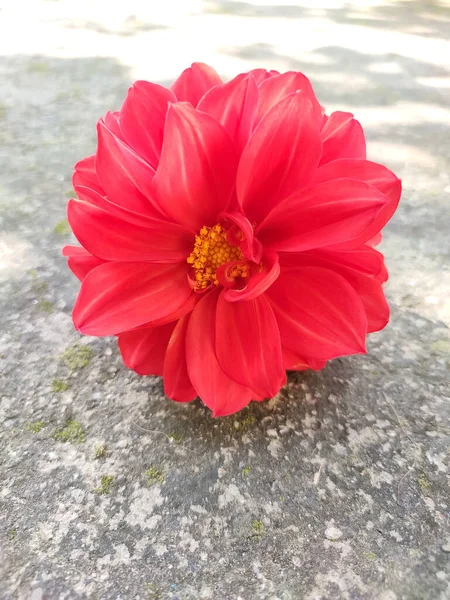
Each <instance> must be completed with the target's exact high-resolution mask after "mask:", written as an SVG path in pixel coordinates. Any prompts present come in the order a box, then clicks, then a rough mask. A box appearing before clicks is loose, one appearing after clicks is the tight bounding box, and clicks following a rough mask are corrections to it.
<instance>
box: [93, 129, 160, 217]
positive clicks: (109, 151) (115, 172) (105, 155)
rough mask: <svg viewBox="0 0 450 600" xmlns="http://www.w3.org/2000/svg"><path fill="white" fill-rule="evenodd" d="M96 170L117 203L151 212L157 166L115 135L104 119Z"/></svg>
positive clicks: (99, 137)
mask: <svg viewBox="0 0 450 600" xmlns="http://www.w3.org/2000/svg"><path fill="white" fill-rule="evenodd" d="M97 132H98V148H97V155H96V163H95V164H96V171H97V176H98V179H99V181H100V183H101V186H102V188H103V189H104V190H105V192H106V195H107V196H108V197H109V199H110V200H111V201H112V202H114V203H115V204H119V205H121V206H125V207H126V208H129V209H130V210H134V211H135V212H138V213H143V214H147V213H149V212H150V213H151V212H152V204H151V198H150V191H151V182H152V179H153V176H154V173H155V172H154V169H152V167H150V165H148V164H147V163H146V162H145V161H143V160H142V158H140V157H139V156H138V155H137V154H136V153H135V152H134V151H133V150H132V149H131V148H130V147H129V146H127V145H126V144H125V143H124V142H123V141H121V140H120V139H119V138H118V137H116V136H115V135H114V134H113V133H112V132H111V131H110V130H109V129H108V128H107V127H106V124H105V122H104V121H103V119H100V121H99V122H98V124H97Z"/></svg>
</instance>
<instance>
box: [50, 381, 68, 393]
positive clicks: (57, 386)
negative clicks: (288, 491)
mask: <svg viewBox="0 0 450 600" xmlns="http://www.w3.org/2000/svg"><path fill="white" fill-rule="evenodd" d="M68 389H70V385H69V384H68V383H67V381H64V379H54V380H53V381H52V392H54V393H55V394H58V393H60V392H67V390H68Z"/></svg>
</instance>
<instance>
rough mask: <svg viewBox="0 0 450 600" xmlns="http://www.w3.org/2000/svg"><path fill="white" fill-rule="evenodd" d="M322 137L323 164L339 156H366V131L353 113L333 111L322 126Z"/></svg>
mask: <svg viewBox="0 0 450 600" xmlns="http://www.w3.org/2000/svg"><path fill="white" fill-rule="evenodd" d="M321 137H322V142H323V151H322V158H321V159H320V164H321V165H323V164H325V163H327V162H330V161H331V160H337V159H338V158H366V140H365V138H364V132H363V130H362V127H361V125H360V124H359V123H358V121H357V120H356V119H354V118H353V115H352V114H351V113H345V112H340V111H337V112H334V113H331V115H330V116H329V117H328V119H327V120H326V123H325V125H324V127H323V128H322V131H321Z"/></svg>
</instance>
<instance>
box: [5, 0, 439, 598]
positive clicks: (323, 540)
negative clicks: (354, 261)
mask: <svg viewBox="0 0 450 600" xmlns="http://www.w3.org/2000/svg"><path fill="white" fill-rule="evenodd" d="M119 4H120V6H119ZM158 4H159V6H156V5H158ZM449 30H450V11H449V9H448V5H447V9H446V8H445V6H444V5H443V4H438V3H437V2H417V1H416V2H414V1H409V2H408V1H405V2H398V3H397V2H392V3H389V4H388V3H382V4H380V3H377V2H376V1H372V2H355V3H353V4H352V3H348V2H347V3H343V2H336V1H334V2H331V1H330V2H328V3H324V2H317V1H314V2H312V1H311V2H309V3H308V2H305V3H302V6H301V7H300V6H299V5H298V3H295V2H289V0H286V2H285V5H281V3H277V2H275V0H272V4H270V3H269V2H267V1H266V2H263V0H260V2H259V3H258V2H256V1H255V2H247V3H246V2H238V1H234V0H210V1H208V2H200V1H191V0H185V1H183V2H176V1H174V0H172V1H169V2H167V3H164V2H161V3H156V2H143V1H142V2H139V1H137V0H136V1H130V2H126V3H117V6H115V3H111V2H110V3H105V2H74V1H72V0H61V1H59V2H56V1H47V2H45V1H40V0H36V1H33V2H29V3H25V2H17V1H14V2H8V1H7V2H6V4H5V3H3V5H2V10H1V11H0V78H1V82H2V83H1V86H0V165H1V168H0V267H1V270H0V315H1V317H0V319H1V329H0V397H1V405H0V422H1V430H0V444H1V457H0V461H1V462H0V477H1V489H0V499H1V517H2V518H1V520H0V554H1V557H2V558H1V561H0V598H1V599H2V600H3V599H5V600H12V599H25V600H53V599H92V600H94V599H105V600H110V599H111V600H113V599H125V600H127V599H145V600H149V599H152V600H156V599H158V600H169V599H170V600H203V599H211V600H303V599H304V600H329V599H331V600H334V599H338V600H339V599H341V598H342V599H349V600H350V599H351V600H357V599H358V600H370V599H377V600H426V599H430V600H444V599H448V598H450V587H449V586H450V575H449V560H450V527H449V502H450V492H449V485H448V484H449V476H448V464H449V457H450V455H449V448H450V443H449V442H450V435H449V434H450V422H449V413H450V406H449V396H450V390H449V371H450V335H449V329H448V327H449V324H450V303H449V298H450V265H449V256H450V235H449V231H450V194H449V192H450V180H449V162H450V161H449V157H450V144H449V123H450V110H449V87H450V76H449V71H448V65H447V64H446V61H448V57H449V56H450V48H449V44H448V42H447V41H446V40H448V38H449ZM195 59H197V60H198V59H200V60H204V61H206V62H210V63H212V64H214V65H215V66H216V67H217V69H218V70H219V71H220V72H221V73H222V74H223V75H224V76H225V77H231V76H232V75H233V74H235V73H237V72H240V71H243V70H247V69H249V68H252V67H256V66H265V67H267V68H276V69H279V70H287V69H290V68H293V69H301V70H303V71H304V72H305V73H307V74H308V75H309V76H310V77H311V79H312V81H313V83H314V85H315V88H316V90H317V93H318V96H319V99H320V100H321V102H322V103H323V104H324V105H325V106H326V107H327V109H329V110H332V109H346V110H351V111H352V112H354V113H355V115H356V116H357V117H358V118H359V119H360V121H361V122H362V123H363V125H364V128H365V130H366V133H367V139H368V150H369V157H370V158H372V159H374V160H379V161H382V162H384V163H386V164H387V165H388V166H390V167H391V168H392V169H394V170H395V171H396V173H397V174H398V175H399V176H400V177H402V179H403V182H404V196H403V201H402V204H401V208H400V210H399V211H398V213H397V215H396V216H395V218H394V219H393V220H392V222H391V223H390V224H389V226H388V227H387V229H386V232H385V238H384V242H383V245H382V250H383V252H385V254H386V257H387V264H388V267H389V270H390V274H391V278H390V281H389V283H388V285H387V295H388V298H389V301H390V304H391V307H392V321H391V324H390V325H389V327H388V328H387V329H386V330H385V331H383V332H380V333H377V334H375V335H372V336H371V337H370V342H369V354H368V355H367V356H360V357H354V358H343V359H339V360H334V361H332V362H331V363H329V364H328V366H327V367H326V369H324V371H323V372H320V373H305V374H292V375H289V380H288V385H287V386H286V388H285V389H283V390H282V391H281V393H280V394H279V396H278V397H277V398H274V399H272V400H270V401H267V402H264V403H261V404H252V405H251V406H250V407H249V408H248V409H246V410H244V411H243V412H242V413H240V414H238V415H236V416H234V417H228V418H224V419H219V420H213V419H212V418H211V415H210V413H209V411H208V410H207V409H205V408H204V407H203V406H202V405H201V404H200V403H199V402H194V403H192V404H189V405H177V404H175V403H172V402H170V401H168V400H167V399H166V398H165V397H164V395H163V391H162V386H161V381H160V380H159V379H158V378H151V377H147V378H140V377H139V376H137V375H136V374H134V373H132V372H130V371H127V370H126V369H125V368H124V367H123V365H122V364H121V360H120V357H119V353H118V350H117V348H116V343H115V340H114V339H111V338H108V339H93V338H81V337H80V336H79V335H78V334H76V333H75V332H74V330H73V326H72V323H71V318H70V312H71V308H72V305H73V302H74V298H75V295H76V292H77V289H78V283H77V281H76V280H75V279H74V277H73V276H72V275H71V274H70V273H69V272H68V270H67V269H66V266H65V263H64V260H63V259H62V258H61V256H60V248H61V246H62V245H63V244H66V243H69V242H71V241H73V240H72V238H71V235H70V234H69V233H67V230H66V223H65V222H64V218H65V202H66V200H67V198H68V197H70V196H71V194H72V190H71V182H70V177H71V171H72V167H73V165H74V163H75V162H76V160H78V159H80V158H82V157H84V156H86V155H87V154H89V153H91V152H92V151H93V149H94V145H95V122H96V120H97V119H98V118H99V116H101V115H102V114H103V113H104V112H105V111H106V110H108V109H117V108H118V107H119V106H120V103H121V101H122V99H123V97H124V94H125V92H126V89H127V87H128V85H129V84H130V82H131V81H132V80H133V79H135V78H138V77H141V78H142V77H145V78H148V79H151V80H153V81H158V82H162V83H168V82H170V81H171V80H172V79H173V78H174V77H175V76H176V75H177V73H178V72H180V71H181V70H182V69H183V68H184V67H185V66H186V65H187V64H188V63H189V62H191V61H192V60H195Z"/></svg>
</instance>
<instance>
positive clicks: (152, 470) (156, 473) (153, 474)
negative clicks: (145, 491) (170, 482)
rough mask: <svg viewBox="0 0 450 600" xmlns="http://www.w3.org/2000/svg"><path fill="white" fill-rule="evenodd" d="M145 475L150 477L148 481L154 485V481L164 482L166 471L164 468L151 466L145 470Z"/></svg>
mask: <svg viewBox="0 0 450 600" xmlns="http://www.w3.org/2000/svg"><path fill="white" fill-rule="evenodd" d="M145 475H146V476H147V478H148V483H149V484H150V485H153V484H154V483H159V484H163V483H164V479H165V476H166V474H165V472H164V471H163V470H162V469H158V468H157V467H154V466H151V467H149V468H148V469H147V470H146V471H145Z"/></svg>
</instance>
